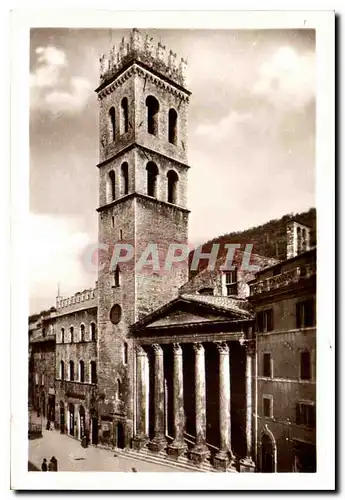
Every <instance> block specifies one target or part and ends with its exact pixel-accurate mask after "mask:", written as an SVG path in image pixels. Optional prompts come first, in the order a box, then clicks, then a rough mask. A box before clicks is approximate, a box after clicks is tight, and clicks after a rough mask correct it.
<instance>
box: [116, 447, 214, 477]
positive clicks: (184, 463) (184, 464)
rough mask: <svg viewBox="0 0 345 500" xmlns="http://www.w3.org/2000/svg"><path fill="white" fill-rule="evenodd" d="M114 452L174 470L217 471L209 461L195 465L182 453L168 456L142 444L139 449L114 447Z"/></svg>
mask: <svg viewBox="0 0 345 500" xmlns="http://www.w3.org/2000/svg"><path fill="white" fill-rule="evenodd" d="M115 450H116V454H118V455H123V456H126V457H131V458H135V459H136V460H144V461H146V462H151V463H156V464H160V465H169V466H171V467H172V468H175V469H176V471H178V470H180V471H182V470H185V471H190V472H217V471H216V469H214V467H212V465H211V464H210V462H208V461H205V462H203V463H202V464H200V465H195V464H193V462H192V461H191V460H189V458H188V457H187V456H186V455H182V456H180V457H179V458H173V457H171V456H169V455H168V454H167V453H166V452H165V451H164V450H163V451H159V452H153V451H151V450H149V449H148V448H147V447H146V446H144V447H143V448H142V449H141V450H138V451H137V450H134V449H132V448H130V449H126V450H122V449H118V448H115Z"/></svg>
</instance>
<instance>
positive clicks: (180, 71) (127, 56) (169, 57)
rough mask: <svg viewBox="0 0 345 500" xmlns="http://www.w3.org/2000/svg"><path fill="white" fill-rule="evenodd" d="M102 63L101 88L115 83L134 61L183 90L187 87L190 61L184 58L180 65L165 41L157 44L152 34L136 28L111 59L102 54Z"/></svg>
mask: <svg viewBox="0 0 345 500" xmlns="http://www.w3.org/2000/svg"><path fill="white" fill-rule="evenodd" d="M99 61H100V87H103V86H105V85H106V84H107V83H108V82H109V81H110V80H113V79H114V78H115V77H116V76H117V75H118V74H119V73H121V72H122V71H123V70H124V69H125V68H126V67H127V66H129V65H130V64H132V63H133V62H134V61H138V62H141V63H142V64H143V65H145V66H148V67H149V68H150V69H151V70H152V71H155V70H156V71H157V72H159V73H160V74H162V75H164V76H166V77H167V78H169V79H170V80H172V81H173V82H175V83H177V84H178V85H181V86H182V87H184V86H185V85H186V71H187V61H186V60H185V59H183V58H181V59H180V61H179V62H178V61H177V55H176V54H175V53H174V52H173V51H172V50H169V51H168V50H167V48H166V47H165V46H164V45H162V43H161V42H158V43H157V44H156V45H155V44H154V40H153V38H152V37H151V36H150V35H145V36H143V35H142V33H141V32H140V31H139V30H138V29H136V28H134V29H132V31H131V33H130V36H129V40H126V39H125V37H123V38H122V40H121V43H120V44H119V46H118V47H116V46H115V45H114V46H113V47H112V48H111V49H110V51H109V53H108V55H107V56H106V55H105V54H102V55H101V57H100V60H99Z"/></svg>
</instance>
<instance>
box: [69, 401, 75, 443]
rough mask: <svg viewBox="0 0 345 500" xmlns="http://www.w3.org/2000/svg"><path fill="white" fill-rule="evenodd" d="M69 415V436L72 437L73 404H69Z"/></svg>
mask: <svg viewBox="0 0 345 500" xmlns="http://www.w3.org/2000/svg"><path fill="white" fill-rule="evenodd" d="M68 413H69V434H70V435H71V436H74V404H73V403H70V404H69V407H68Z"/></svg>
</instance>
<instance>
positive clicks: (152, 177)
mask: <svg viewBox="0 0 345 500" xmlns="http://www.w3.org/2000/svg"><path fill="white" fill-rule="evenodd" d="M146 171H147V194H148V195H149V196H154V197H155V198H157V177H158V167H157V165H156V164H155V163H154V162H153V161H149V162H148V164H147V166H146Z"/></svg>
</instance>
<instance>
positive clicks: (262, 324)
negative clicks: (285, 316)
mask: <svg viewBox="0 0 345 500" xmlns="http://www.w3.org/2000/svg"><path fill="white" fill-rule="evenodd" d="M256 326H257V331H258V332H260V333H265V332H271V331H273V329H274V325H273V309H267V310H266V311H260V312H258V313H257V316H256Z"/></svg>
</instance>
